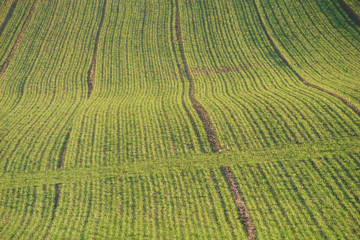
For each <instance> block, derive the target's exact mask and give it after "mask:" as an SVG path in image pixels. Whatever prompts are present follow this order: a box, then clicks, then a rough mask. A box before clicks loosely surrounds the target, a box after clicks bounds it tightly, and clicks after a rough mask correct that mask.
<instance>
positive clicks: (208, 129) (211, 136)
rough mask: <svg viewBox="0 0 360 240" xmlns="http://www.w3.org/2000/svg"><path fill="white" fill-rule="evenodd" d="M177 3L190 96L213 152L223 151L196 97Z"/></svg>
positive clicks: (177, 26)
mask: <svg viewBox="0 0 360 240" xmlns="http://www.w3.org/2000/svg"><path fill="white" fill-rule="evenodd" d="M175 4H176V18H175V29H176V37H177V43H178V46H179V50H180V55H181V59H182V62H183V65H184V68H185V75H186V77H187V79H188V80H189V84H190V86H189V96H190V100H191V103H192V105H193V107H194V108H195V110H196V112H197V113H198V115H199V117H200V119H201V121H202V122H203V124H204V126H205V130H206V134H207V138H208V141H209V142H210V147H211V149H212V151H213V152H221V151H222V149H221V146H220V142H219V140H218V138H217V134H216V129H215V127H214V125H213V124H212V122H211V119H210V116H209V114H208V112H207V111H206V110H205V108H204V107H203V106H202V105H201V104H200V102H199V101H198V100H197V99H196V98H195V88H194V80H193V78H192V75H191V72H190V69H189V66H188V64H187V61H186V57H185V50H184V46H183V41H182V34H181V22H180V7H179V0H175Z"/></svg>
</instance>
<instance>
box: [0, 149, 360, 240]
mask: <svg viewBox="0 0 360 240" xmlns="http://www.w3.org/2000/svg"><path fill="white" fill-rule="evenodd" d="M359 167H360V155H359V154H357V153H351V154H341V155H333V156H331V155H329V156H324V157H322V158H319V159H304V160H302V161H296V162H292V161H275V162H271V163H270V162H263V163H257V164H243V165H241V166H240V165H237V166H233V167H232V172H233V174H234V177H235V179H236V183H237V185H238V187H239V190H240V192H241V194H242V197H243V199H244V202H245V203H246V205H247V207H248V210H249V214H250V216H251V218H252V221H253V222H254V226H255V232H256V235H257V238H259V239H288V238H294V237H296V238H300V239H309V238H311V237H316V238H317V239H331V238H349V239H355V238H357V237H359V234H360V233H359V226H360V218H359V205H360V203H359V197H360V193H359V186H360V182H359V177H360V176H359V173H358V171H357V170H356V169H358V168H359ZM0 196H1V199H0V216H1V219H3V220H2V221H1V223H0V229H1V230H0V237H1V238H9V237H14V238H16V239H21V238H36V239H39V238H48V239H58V238H61V239H62V238H65V239H74V238H103V237H105V236H106V237H108V238H113V237H116V238H197V239H198V238H203V239H209V238H211V239H214V238H215V239H216V238H217V239H224V238H226V239H227V238H235V239H244V238H245V232H244V230H243V226H242V224H241V221H240V217H239V213H238V211H237V209H236V206H235V203H234V200H233V197H232V194H231V192H230V190H229V186H228V184H227V182H226V179H225V177H224V175H223V172H222V171H221V169H219V168H216V169H207V168H206V167H204V168H199V169H194V168H193V169H191V168H188V169H184V170H182V171H164V172H163V173H161V172H159V173H151V174H146V175H142V174H138V175H136V176H126V175H124V176H118V177H115V178H114V177H112V178H107V179H103V180H90V179H89V180H86V179H84V180H82V181H80V182H74V183H67V184H65V183H63V184H61V183H59V184H55V185H40V186H34V187H22V188H15V189H11V188H10V189H3V190H1V194H0ZM19 213H21V214H19ZM25 226H26V227H25Z"/></svg>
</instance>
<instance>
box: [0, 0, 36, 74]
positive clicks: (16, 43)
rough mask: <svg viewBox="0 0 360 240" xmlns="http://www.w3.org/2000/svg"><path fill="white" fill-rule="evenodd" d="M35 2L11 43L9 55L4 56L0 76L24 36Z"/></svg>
mask: <svg viewBox="0 0 360 240" xmlns="http://www.w3.org/2000/svg"><path fill="white" fill-rule="evenodd" d="M13 4H14V3H13ZM36 4H37V0H34V2H33V5H32V6H31V8H30V12H29V15H28V16H27V18H26V20H25V22H24V25H23V26H22V28H21V31H20V33H19V36H18V37H17V39H16V42H15V43H14V45H13V47H12V49H11V51H10V53H9V55H8V57H7V58H6V60H5V62H4V63H3V65H2V66H1V68H0V78H1V77H2V75H3V74H4V72H5V71H6V69H7V67H8V65H9V63H10V62H11V60H12V58H13V56H14V54H15V52H16V49H17V46H18V45H19V43H20V42H21V39H22V38H23V36H24V34H25V31H26V29H27V27H28V25H29V22H30V19H31V17H32V15H33V13H34V11H35V8H36ZM11 7H13V6H11ZM11 15H12V12H11ZM6 17H9V18H10V17H11V16H9V13H8V15H7V16H6ZM3 24H4V23H3ZM1 27H3V25H1Z"/></svg>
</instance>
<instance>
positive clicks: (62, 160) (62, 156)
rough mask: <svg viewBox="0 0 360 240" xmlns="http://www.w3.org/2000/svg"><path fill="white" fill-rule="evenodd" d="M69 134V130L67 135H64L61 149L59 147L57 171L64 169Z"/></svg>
mask: <svg viewBox="0 0 360 240" xmlns="http://www.w3.org/2000/svg"><path fill="white" fill-rule="evenodd" d="M70 133H71V129H70V130H69V132H68V134H67V135H66V137H65V141H64V143H63V145H62V147H61V151H60V156H59V161H58V164H57V168H58V169H60V168H64V163H65V154H66V147H67V144H68V142H69V138H70Z"/></svg>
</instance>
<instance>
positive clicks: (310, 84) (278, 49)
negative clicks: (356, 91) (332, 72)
mask: <svg viewBox="0 0 360 240" xmlns="http://www.w3.org/2000/svg"><path fill="white" fill-rule="evenodd" d="M254 3H255V8H256V13H257V15H258V17H259V20H260V23H261V26H262V28H263V29H264V32H265V35H266V36H267V38H268V40H269V42H270V44H271V46H272V47H273V48H274V50H275V51H276V53H277V54H278V56H279V57H280V58H281V59H282V60H283V62H284V63H285V64H286V65H287V66H288V67H289V68H290V69H291V71H292V72H293V73H294V74H295V75H296V77H297V78H298V79H299V80H300V81H302V82H303V83H304V84H305V85H306V86H308V87H312V88H315V89H317V90H319V91H322V92H325V93H327V94H329V95H331V96H333V97H335V98H337V99H339V100H340V101H342V102H343V103H344V104H345V105H346V106H348V107H349V108H350V109H352V110H353V111H354V112H355V113H356V114H357V115H358V116H359V117H360V109H359V108H357V107H356V106H355V105H354V104H352V103H351V102H349V101H348V100H346V99H345V98H343V97H341V96H339V95H337V94H336V93H334V92H331V91H329V90H327V89H324V88H322V87H320V86H317V85H315V84H313V83H310V82H308V81H307V80H305V79H304V78H303V77H301V76H300V74H299V73H298V72H297V71H296V70H295V69H294V68H293V67H292V66H291V65H290V63H289V61H288V60H287V58H286V57H285V55H284V54H283V53H282V52H281V50H280V48H279V47H278V46H277V45H276V43H275V42H274V40H273V38H272V37H271V36H270V33H269V32H268V30H267V28H266V26H265V23H264V20H263V18H262V16H261V14H260V11H259V7H258V3H257V2H256V0H254Z"/></svg>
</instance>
